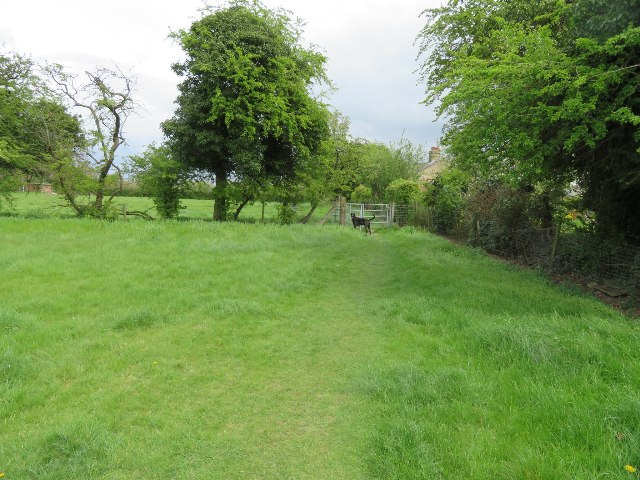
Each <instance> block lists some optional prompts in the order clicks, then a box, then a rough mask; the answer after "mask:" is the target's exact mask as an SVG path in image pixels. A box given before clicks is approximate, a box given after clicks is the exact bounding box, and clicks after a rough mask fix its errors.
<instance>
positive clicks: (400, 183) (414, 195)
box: [386, 178, 420, 205]
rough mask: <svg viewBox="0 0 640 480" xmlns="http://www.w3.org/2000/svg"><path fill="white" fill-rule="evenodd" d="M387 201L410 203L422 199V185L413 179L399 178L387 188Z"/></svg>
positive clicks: (402, 203)
mask: <svg viewBox="0 0 640 480" xmlns="http://www.w3.org/2000/svg"><path fill="white" fill-rule="evenodd" d="M386 194H387V201H389V202H395V203H397V204H400V205H410V204H412V203H414V202H416V201H418V200H419V199H420V185H419V184H418V182H415V181H413V180H405V179H402V178H398V179H397V180H394V181H393V182H391V183H390V184H389V186H388V187H387V190H386Z"/></svg>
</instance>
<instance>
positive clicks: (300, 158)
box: [163, 0, 328, 220]
mask: <svg viewBox="0 0 640 480" xmlns="http://www.w3.org/2000/svg"><path fill="white" fill-rule="evenodd" d="M301 33H302V32H301V26H300V25H299V24H298V23H295V22H293V21H292V20H291V18H290V16H289V12H286V11H284V10H269V9H267V8H266V7H264V6H263V5H262V4H260V3H259V2H257V1H242V0H237V1H233V2H231V3H230V4H229V5H228V6H226V7H220V8H217V9H208V10H205V15H204V16H203V17H202V18H201V19H200V20H198V21H196V22H194V23H193V25H192V26H191V28H190V29H189V30H180V31H178V32H176V33H174V35H173V37H174V38H175V39H176V40H177V41H178V42H179V44H180V46H181V47H182V48H183V50H184V52H185V53H186V56H187V59H186V60H185V61H184V62H182V63H178V64H176V65H174V66H173V69H174V71H175V72H176V73H177V74H178V75H180V76H182V77H183V78H184V80H183V82H182V83H181V84H180V87H179V89H180V94H179V96H178V99H177V102H176V103H177V104H178V108H177V110H176V112H175V114H174V116H173V118H172V119H170V120H168V121H166V122H165V123H164V124H163V129H164V131H165V134H166V135H167V137H168V141H169V145H170V147H171V149H172V151H173V153H174V155H175V158H176V159H177V160H178V161H180V162H182V163H184V164H185V165H188V166H190V167H195V168H199V169H202V170H206V171H209V172H211V173H213V174H214V175H215V176H216V182H217V184H218V185H219V186H220V187H221V188H220V189H219V190H220V191H219V195H218V196H217V198H216V210H215V212H216V213H215V215H214V216H215V217H216V219H218V220H220V219H224V218H225V217H226V211H227V210H228V208H229V207H228V206H227V205H226V201H227V197H226V196H225V194H224V191H225V185H224V184H225V183H226V182H227V180H228V179H229V177H230V176H231V175H233V177H234V178H236V179H239V180H241V181H243V180H245V179H248V180H250V181H253V182H256V181H258V182H261V181H269V182H272V183H275V184H277V183H279V182H285V181H289V180H292V179H293V178H295V176H296V173H297V172H298V171H299V170H301V169H302V168H303V167H304V165H305V164H306V163H308V162H310V161H311V160H312V159H313V157H314V154H315V152H316V151H317V150H318V148H319V146H320V143H321V142H322V140H323V139H324V138H325V137H326V134H327V118H328V112H327V110H326V108H325V106H324V105H323V104H322V103H321V102H320V101H319V100H318V99H317V98H315V97H314V95H313V94H312V89H313V87H314V85H316V84H318V83H321V82H324V81H326V80H327V79H326V74H325V72H324V65H325V62H326V58H325V57H324V56H323V55H322V54H320V53H318V52H317V51H315V50H314V49H313V48H305V47H303V46H302V45H301V40H300V35H301Z"/></svg>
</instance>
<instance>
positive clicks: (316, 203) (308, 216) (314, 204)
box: [298, 202, 318, 223]
mask: <svg viewBox="0 0 640 480" xmlns="http://www.w3.org/2000/svg"><path fill="white" fill-rule="evenodd" d="M316 208H318V202H315V203H312V204H311V210H309V213H307V214H306V215H305V216H304V217H302V219H300V221H299V222H298V223H307V222H309V220H310V219H311V215H313V212H315V210H316Z"/></svg>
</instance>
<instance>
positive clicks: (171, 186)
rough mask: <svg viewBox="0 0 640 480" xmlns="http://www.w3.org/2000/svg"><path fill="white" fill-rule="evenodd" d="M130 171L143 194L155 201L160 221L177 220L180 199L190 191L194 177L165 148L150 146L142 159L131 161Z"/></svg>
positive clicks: (164, 146) (163, 146)
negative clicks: (163, 219)
mask: <svg viewBox="0 0 640 480" xmlns="http://www.w3.org/2000/svg"><path fill="white" fill-rule="evenodd" d="M127 166H128V169H129V171H130V172H131V173H132V174H133V176H134V178H135V180H136V182H137V183H138V185H139V186H140V190H141V191H142V192H143V193H144V194H145V195H148V196H149V197H151V198H152V199H153V204H154V205H155V207H156V211H157V212H158V214H159V215H160V217H161V218H165V219H168V218H176V217H177V216H178V214H179V212H180V210H181V209H182V208H184V207H182V205H181V203H180V199H181V198H184V196H185V194H186V193H187V192H188V191H189V187H190V184H191V180H192V175H191V174H190V172H189V171H188V170H187V169H185V166H184V165H183V164H182V163H180V162H178V161H176V160H175V159H174V158H173V157H172V156H171V150H170V149H169V148H168V147H167V146H166V145H160V146H156V145H153V144H152V145H149V146H148V147H147V148H146V150H145V151H144V152H143V153H142V155H132V156H131V157H129V161H128V164H127Z"/></svg>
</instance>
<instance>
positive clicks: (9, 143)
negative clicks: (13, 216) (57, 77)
mask: <svg viewBox="0 0 640 480" xmlns="http://www.w3.org/2000/svg"><path fill="white" fill-rule="evenodd" d="M84 146H85V141H84V134H83V131H82V128H81V123H80V120H79V119H78V118H77V117H76V116H73V115H72V114H71V113H70V112H69V109H68V108H67V107H66V106H65V105H64V104H63V103H62V102H61V100H60V99H59V98H58V97H56V96H55V95H54V94H53V92H52V91H51V90H50V89H49V88H48V87H47V85H46V83H45V82H44V80H43V78H42V76H41V75H40V73H39V70H38V66H37V65H35V64H34V63H33V62H32V61H31V60H30V59H29V58H27V57H24V56H21V55H18V54H15V53H13V52H2V53H0V191H1V192H3V193H4V197H5V198H7V197H8V195H9V192H11V191H15V190H16V188H17V186H18V184H20V183H21V182H23V181H24V180H25V179H29V178H36V179H38V180H40V181H51V182H54V183H55V184H56V185H57V186H60V184H61V183H64V181H65V179H66V178H65V175H64V173H65V172H66V166H68V165H70V164H72V163H73V162H74V159H75V158H77V156H78V155H79V154H80V152H81V151H82V149H83V147H84Z"/></svg>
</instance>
